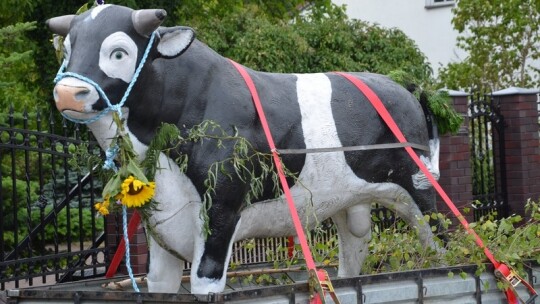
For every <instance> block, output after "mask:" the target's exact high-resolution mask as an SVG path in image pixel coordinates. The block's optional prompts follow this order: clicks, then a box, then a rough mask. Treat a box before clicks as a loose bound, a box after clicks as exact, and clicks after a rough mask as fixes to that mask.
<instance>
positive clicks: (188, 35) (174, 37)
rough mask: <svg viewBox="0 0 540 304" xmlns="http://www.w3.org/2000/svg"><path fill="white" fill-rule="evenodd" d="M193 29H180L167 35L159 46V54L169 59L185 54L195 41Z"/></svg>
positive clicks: (162, 38)
mask: <svg viewBox="0 0 540 304" xmlns="http://www.w3.org/2000/svg"><path fill="white" fill-rule="evenodd" d="M193 35H194V33H193V31H192V30H191V29H184V28H179V29H175V30H174V31H172V32H167V33H165V34H164V35H163V36H162V37H161V39H160V41H159V44H158V46H157V50H158V52H159V53H160V54H161V55H163V56H167V57H173V56H176V55H178V54H180V53H181V52H183V51H184V50H185V49H186V48H187V47H188V46H189V45H190V44H191V41H192V40H193Z"/></svg>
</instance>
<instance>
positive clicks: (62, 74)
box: [54, 32, 156, 124]
mask: <svg viewBox="0 0 540 304" xmlns="http://www.w3.org/2000/svg"><path fill="white" fill-rule="evenodd" d="M155 36H156V32H153V33H152V35H151V36H150V40H149V41H148V45H147V46H146V50H145V51H144V54H143V57H142V58H141V62H139V65H138V66H137V69H136V70H135V74H134V75H133V78H131V81H130V83H129V85H128V87H127V89H126V91H125V92H124V96H123V97H122V100H120V102H119V103H117V104H115V105H113V104H112V103H111V101H110V100H109V98H108V97H107V94H105V92H104V91H103V89H101V87H100V86H99V84H97V83H96V82H95V81H93V80H92V79H90V78H88V77H86V76H83V75H81V74H77V73H73V72H64V70H65V69H66V67H67V61H66V60H64V62H63V63H62V66H60V69H59V70H58V73H57V74H56V77H55V78H54V83H58V82H59V81H60V80H62V79H64V78H66V77H73V78H77V79H79V80H82V81H84V82H86V83H88V84H91V85H92V86H93V87H94V88H96V90H97V92H98V93H99V95H100V96H101V98H102V99H103V100H105V102H106V103H107V107H106V108H105V109H103V110H102V111H101V112H100V113H99V114H97V115H96V116H94V117H92V118H89V119H77V118H72V117H69V116H67V115H65V114H64V113H62V116H64V118H66V119H67V120H70V121H73V122H75V123H81V124H89V123H93V122H95V121H97V120H99V119H100V118H101V117H103V116H105V115H106V114H107V113H109V112H110V111H116V112H118V115H120V117H122V111H121V108H122V106H123V105H124V103H125V102H126V100H127V98H128V97H129V94H130V93H131V89H132V88H133V86H134V85H135V82H137V78H139V74H140V73H141V70H142V68H143V66H144V63H145V62H146V58H148V53H150V49H151V48H152V44H153V43H154V37H155Z"/></svg>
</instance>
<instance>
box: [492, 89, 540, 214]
mask: <svg viewBox="0 0 540 304" xmlns="http://www.w3.org/2000/svg"><path fill="white" fill-rule="evenodd" d="M537 94H538V90H537V89H523V88H515V87H511V88H508V89H504V90H501V91H497V92H494V93H493V96H494V102H495V104H496V105H498V106H499V107H500V108H499V109H500V113H501V115H502V116H503V117H504V121H505V141H504V143H503V144H504V150H505V154H506V157H505V161H506V176H507V179H506V186H507V193H508V213H509V214H513V213H516V214H521V215H523V214H524V209H525V202H526V201H527V199H532V200H535V201H538V199H539V197H540V141H539V135H538V131H539V127H538V95H537Z"/></svg>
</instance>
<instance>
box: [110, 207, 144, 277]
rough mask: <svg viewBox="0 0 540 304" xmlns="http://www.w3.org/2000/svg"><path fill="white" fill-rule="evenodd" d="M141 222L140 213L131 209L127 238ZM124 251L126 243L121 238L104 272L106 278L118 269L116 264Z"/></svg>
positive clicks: (129, 237) (118, 263)
mask: <svg viewBox="0 0 540 304" xmlns="http://www.w3.org/2000/svg"><path fill="white" fill-rule="evenodd" d="M140 222H141V215H140V214H139V212H137V210H135V211H133V215H132V216H131V218H130V219H129V224H128V239H129V240H131V237H132V236H133V234H134V233H135V231H136V230H137V227H138V226H139V223H140ZM125 252H126V245H125V243H124V238H122V239H121V241H120V244H119V245H118V248H117V249H116V252H115V253H114V257H113V259H112V261H111V264H110V265H109V268H108V269H107V273H106V274H105V277H106V278H108V279H109V278H112V277H114V275H115V274H116V270H117V269H118V265H120V262H121V261H122V257H123V256H124V253H125Z"/></svg>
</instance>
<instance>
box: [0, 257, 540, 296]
mask: <svg viewBox="0 0 540 304" xmlns="http://www.w3.org/2000/svg"><path fill="white" fill-rule="evenodd" d="M486 268H487V269H486V271H485V272H484V273H482V274H481V275H480V276H476V275H475V272H476V270H477V267H476V266H463V267H445V268H433V269H424V270H416V271H405V272H393V273H383V274H376V275H360V276H357V277H352V278H332V285H333V287H334V290H335V292H336V294H337V296H338V298H339V301H340V302H341V303H343V304H345V303H355V304H357V303H361V304H364V303H365V304H367V303H396V304H397V303H441V304H442V303H445V304H448V303H455V304H458V303H459V304H466V303H489V304H495V303H507V301H506V298H505V295H504V293H503V292H502V291H500V290H499V289H498V288H497V282H496V279H495V276H494V275H493V268H492V267H491V266H490V265H487V266H486ZM452 274H453V275H452ZM462 274H466V276H465V278H463V277H462ZM286 275H287V276H289V278H291V279H292V280H294V281H295V282H294V283H292V284H287V285H276V286H245V284H241V283H240V282H241V280H238V281H237V282H236V283H228V284H227V288H226V290H225V291H223V292H220V293H211V294H207V295H193V294H190V293H189V283H188V282H183V283H182V288H181V290H180V291H179V293H176V294H170V293H150V292H147V290H146V289H145V288H146V287H145V286H142V287H141V290H140V292H139V293H137V292H134V291H133V289H132V288H128V289H129V290H124V291H113V290H108V289H105V288H104V287H103V285H104V284H107V283H110V282H116V281H119V280H122V279H125V278H123V277H116V278H113V279H93V280H85V281H79V282H71V283H64V284H57V285H52V286H41V287H28V288H20V289H12V290H8V291H6V295H7V299H6V300H7V303H9V304H15V303H21V304H37V303H74V304H97V303H117V304H120V303H234V304H240V303H242V304H247V303H265V304H266V303H268V304H269V303H272V304H292V303H308V301H309V287H308V283H307V271H304V272H295V273H290V274H286ZM538 277H540V267H539V266H538V265H534V266H531V267H530V268H528V273H527V279H528V281H529V282H530V284H531V285H533V286H534V287H535V288H536V287H538V282H537V280H536V278H538ZM517 290H518V293H519V295H520V296H521V297H522V298H523V299H525V300H527V299H528V298H529V297H528V294H527V291H526V289H525V288H524V287H523V286H518V288H517ZM538 301H539V300H538V299H537V300H536V302H535V301H532V302H531V303H540V302H538ZM0 302H1V301H0ZM326 303H333V301H332V299H331V297H330V296H329V295H327V296H326Z"/></svg>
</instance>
